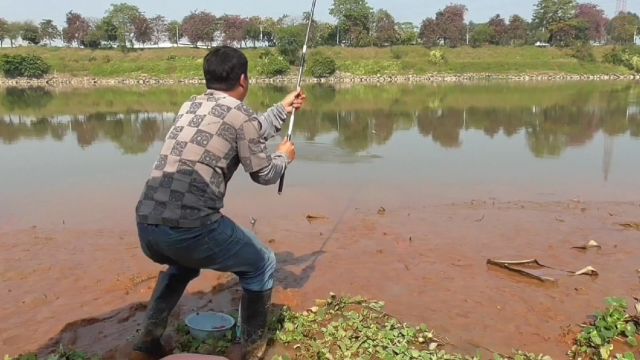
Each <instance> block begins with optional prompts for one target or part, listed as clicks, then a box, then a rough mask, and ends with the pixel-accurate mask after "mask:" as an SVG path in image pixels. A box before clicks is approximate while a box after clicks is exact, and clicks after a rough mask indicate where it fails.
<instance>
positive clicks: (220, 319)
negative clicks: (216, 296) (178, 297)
mask: <svg viewBox="0 0 640 360" xmlns="http://www.w3.org/2000/svg"><path fill="white" fill-rule="evenodd" d="M184 322H185V324H186V325H187V327H188V328H189V333H190V334H191V336H193V337H194V338H196V339H198V340H206V339H211V338H216V337H222V336H223V335H224V334H225V333H226V332H227V331H229V330H231V329H232V328H233V326H234V325H235V323H236V321H235V320H234V319H233V318H232V317H231V316H229V315H227V314H223V313H217V312H196V313H193V314H191V315H189V316H187V318H186V319H185V321H184Z"/></svg>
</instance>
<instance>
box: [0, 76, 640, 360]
mask: <svg viewBox="0 0 640 360" xmlns="http://www.w3.org/2000/svg"><path fill="white" fill-rule="evenodd" d="M637 89H638V88H637V85H636V84H635V83H621V82H618V83H604V82H599V83H569V84H558V83H554V84H520V85H511V84H494V83H492V84H478V85H464V86H454V85H448V86H442V85H440V86H414V87H410V86H386V87H350V88H345V89H335V88H330V87H317V86H316V87H311V88H309V89H308V90H307V92H308V96H309V99H310V102H309V106H308V108H307V109H306V111H305V112H304V113H302V114H301V115H300V119H299V122H298V127H297V132H296V143H297V147H298V152H299V157H300V160H299V161H298V162H297V163H296V165H295V166H294V167H292V168H291V170H290V172H289V174H288V177H287V187H286V189H285V193H284V195H283V196H281V197H278V196H277V195H276V194H275V189H273V188H261V187H258V186H256V185H253V184H251V183H250V181H249V180H248V177H247V176H246V175H245V174H243V173H241V172H239V173H237V174H236V176H235V178H234V180H233V182H232V184H231V186H230V189H229V193H228V199H227V201H226V209H225V212H226V213H227V214H228V215H229V216H231V217H232V218H234V219H236V220H237V222H239V223H241V224H243V225H245V226H247V227H249V226H250V218H251V217H254V218H256V219H257V223H256V226H255V230H256V232H257V233H258V235H259V236H260V237H261V238H262V239H263V240H264V241H265V242H267V243H268V244H269V246H270V247H272V248H273V249H274V251H275V252H276V253H277V256H278V260H279V264H280V267H279V270H278V275H277V283H278V287H277V290H276V295H275V299H274V300H275V302H276V303H278V304H284V305H289V306H293V307H294V308H296V309H304V308H305V307H308V306H311V305H312V303H313V300H314V299H316V298H323V297H325V296H327V294H328V293H329V292H331V291H332V292H335V293H338V294H351V295H364V296H368V297H372V298H376V299H380V300H384V301H385V302H386V304H387V307H388V310H389V312H390V313H392V314H393V315H395V316H397V317H399V318H400V319H402V320H404V321H407V322H410V323H416V324H417V323H426V324H428V325H429V326H430V327H431V328H433V329H434V330H435V331H436V332H437V333H438V334H440V335H441V336H443V337H446V338H447V339H449V341H450V342H451V345H450V346H449V348H450V350H451V351H457V352H463V353H468V354H473V353H475V352H476V350H477V349H479V348H484V349H492V350H495V351H500V352H505V353H506V352H509V351H510V350H511V349H514V348H518V349H523V350H527V351H530V352H538V353H546V354H549V355H552V356H554V357H562V356H564V354H565V353H566V350H568V349H569V347H570V344H569V343H570V340H571V334H572V333H573V332H575V331H576V324H579V323H581V322H583V321H585V319H586V318H587V316H588V315H589V314H591V313H593V312H594V311H596V310H598V309H600V308H602V307H603V306H604V301H605V298H606V297H608V296H620V297H624V298H627V299H628V300H630V299H631V297H632V296H637V295H640V282H639V278H638V273H637V271H636V270H637V269H639V268H640V261H639V260H638V259H639V255H640V232H637V231H628V230H624V229H623V228H621V227H620V226H618V225H617V224H618V223H622V222H634V221H635V222H637V221H640V197H639V196H638V190H637V186H638V185H637V184H638V183H640V166H638V165H640V162H639V159H640V158H639V155H640V141H639V140H640V139H639V136H640V116H638V109H639V108H638V107H637V103H638V100H640V94H638V92H637ZM254 90H255V92H254V95H253V97H252V98H251V99H250V100H249V102H250V104H251V105H252V106H254V107H255V108H256V109H259V110H262V109H265V108H266V107H267V106H268V105H269V104H272V103H274V102H275V101H277V99H278V98H280V97H281V96H282V95H283V94H284V93H285V92H286V90H287V89H284V88H273V87H260V88H255V89H254ZM199 91H200V89H198V88H166V89H162V88H160V89H147V90H144V89H127V90H123V89H119V90H116V89H94V90H86V89H85V90H65V91H60V92H49V91H47V90H42V89H35V90H29V91H26V90H21V89H7V90H6V91H5V92H4V93H1V94H0V141H1V144H0V164H1V165H2V169H3V170H2V173H1V174H2V175H1V176H0V189H1V190H0V204H2V205H1V206H0V294H1V295H2V299H3V301H2V302H0V319H2V321H0V355H4V354H18V353H22V352H26V351H40V352H46V351H47V350H48V349H51V348H52V347H55V346H56V345H57V344H58V343H64V344H66V345H70V346H73V347H76V348H79V349H81V350H85V351H88V352H90V353H93V354H102V355H104V356H106V357H108V358H122V357H123V356H125V355H123V354H125V353H126V349H127V344H128V343H129V341H130V339H131V336H132V335H134V334H135V332H136V329H137V328H138V327H139V323H140V321H141V319H142V310H143V309H144V305H143V303H144V302H145V301H146V300H147V299H148V297H149V295H150V292H151V289H152V287H153V283H154V280H155V276H156V275H157V272H158V271H159V270H161V269H162V268H161V267H160V266H156V265H154V264H153V263H151V262H150V261H148V260H147V259H146V258H145V257H144V256H143V255H142V253H141V251H140V249H139V246H138V244H137V239H136V234H135V230H134V223H133V208H134V206H135V202H136V200H137V197H138V195H139V191H140V190H141V188H142V184H143V182H144V180H145V177H146V175H147V174H148V171H149V170H150V168H151V164H152V163H153V161H154V158H155V156H156V155H157V152H158V150H159V147H160V146H161V139H162V138H163V137H164V136H165V134H166V133H167V131H168V130H169V128H170V126H171V122H172V120H173V118H172V117H173V112H175V110H176V109H177V108H178V107H179V105H180V103H181V102H182V101H184V99H186V98H187V97H188V96H189V95H191V94H195V93H198V92H199ZM380 207H384V208H385V210H386V211H384V212H379V211H378V210H379V208H380ZM307 215H315V216H322V217H326V219H318V220H317V221H311V222H309V221H307V219H306V216H307ZM591 239H593V240H596V241H598V242H599V243H600V244H601V245H602V246H603V248H602V250H594V251H587V252H583V251H578V250H573V249H571V247H572V246H577V245H582V244H584V243H586V242H587V241H588V240H591ZM488 258H499V259H508V260H513V259H524V258H527V259H528V258H537V259H538V260H540V261H541V262H542V263H544V264H546V265H549V266H554V267H558V268H563V269H569V270H579V269H581V268H583V267H585V266H588V265H590V266H593V267H595V268H596V269H598V270H599V271H600V276H599V277H597V278H591V277H575V276H558V281H557V283H556V284H541V283H538V282H536V281H534V280H531V279H525V278H522V277H519V276H518V275H514V274H511V273H506V272H505V271H503V270H500V269H493V268H489V267H487V265H486V260H487V259H488ZM238 294H239V293H238V289H237V285H236V284H235V281H234V279H233V278H230V277H227V276H226V275H224V274H218V273H213V272H209V273H205V274H204V275H202V276H201V277H200V278H199V279H197V280H196V281H194V283H193V284H191V286H190V287H189V291H188V294H186V295H185V297H184V298H183V300H182V301H181V304H180V306H179V311H177V312H176V313H175V314H174V318H173V321H174V322H177V321H180V320H181V319H183V318H184V315H186V314H187V313H188V312H190V311H192V310H194V309H212V310H218V311H232V310H233V309H234V308H235V307H236V306H237V297H238Z"/></svg>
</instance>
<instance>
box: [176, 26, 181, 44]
mask: <svg viewBox="0 0 640 360" xmlns="http://www.w3.org/2000/svg"><path fill="white" fill-rule="evenodd" d="M179 29H180V25H177V24H176V47H180V31H179Z"/></svg>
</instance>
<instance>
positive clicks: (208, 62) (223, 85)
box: [203, 46, 249, 91]
mask: <svg viewBox="0 0 640 360" xmlns="http://www.w3.org/2000/svg"><path fill="white" fill-rule="evenodd" d="M203 70H204V78H205V80H206V81H207V89H211V90H218V91H231V90H233V89H235V88H236V87H237V86H238V84H240V77H241V76H242V75H245V76H246V75H247V73H248V71H249V61H248V60H247V57H246V56H245V55H244V54H243V53H242V51H240V50H238V49H235V48H232V47H230V46H218V47H215V48H213V49H212V50H211V51H209V53H208V54H207V56H205V58H204V64H203Z"/></svg>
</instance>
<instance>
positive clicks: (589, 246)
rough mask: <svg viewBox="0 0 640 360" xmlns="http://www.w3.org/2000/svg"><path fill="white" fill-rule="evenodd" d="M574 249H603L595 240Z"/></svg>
mask: <svg viewBox="0 0 640 360" xmlns="http://www.w3.org/2000/svg"><path fill="white" fill-rule="evenodd" d="M572 249H580V250H589V249H602V246H600V244H598V242H596V241H595V240H589V242H588V243H586V244H585V245H582V246H574V247H572Z"/></svg>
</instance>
